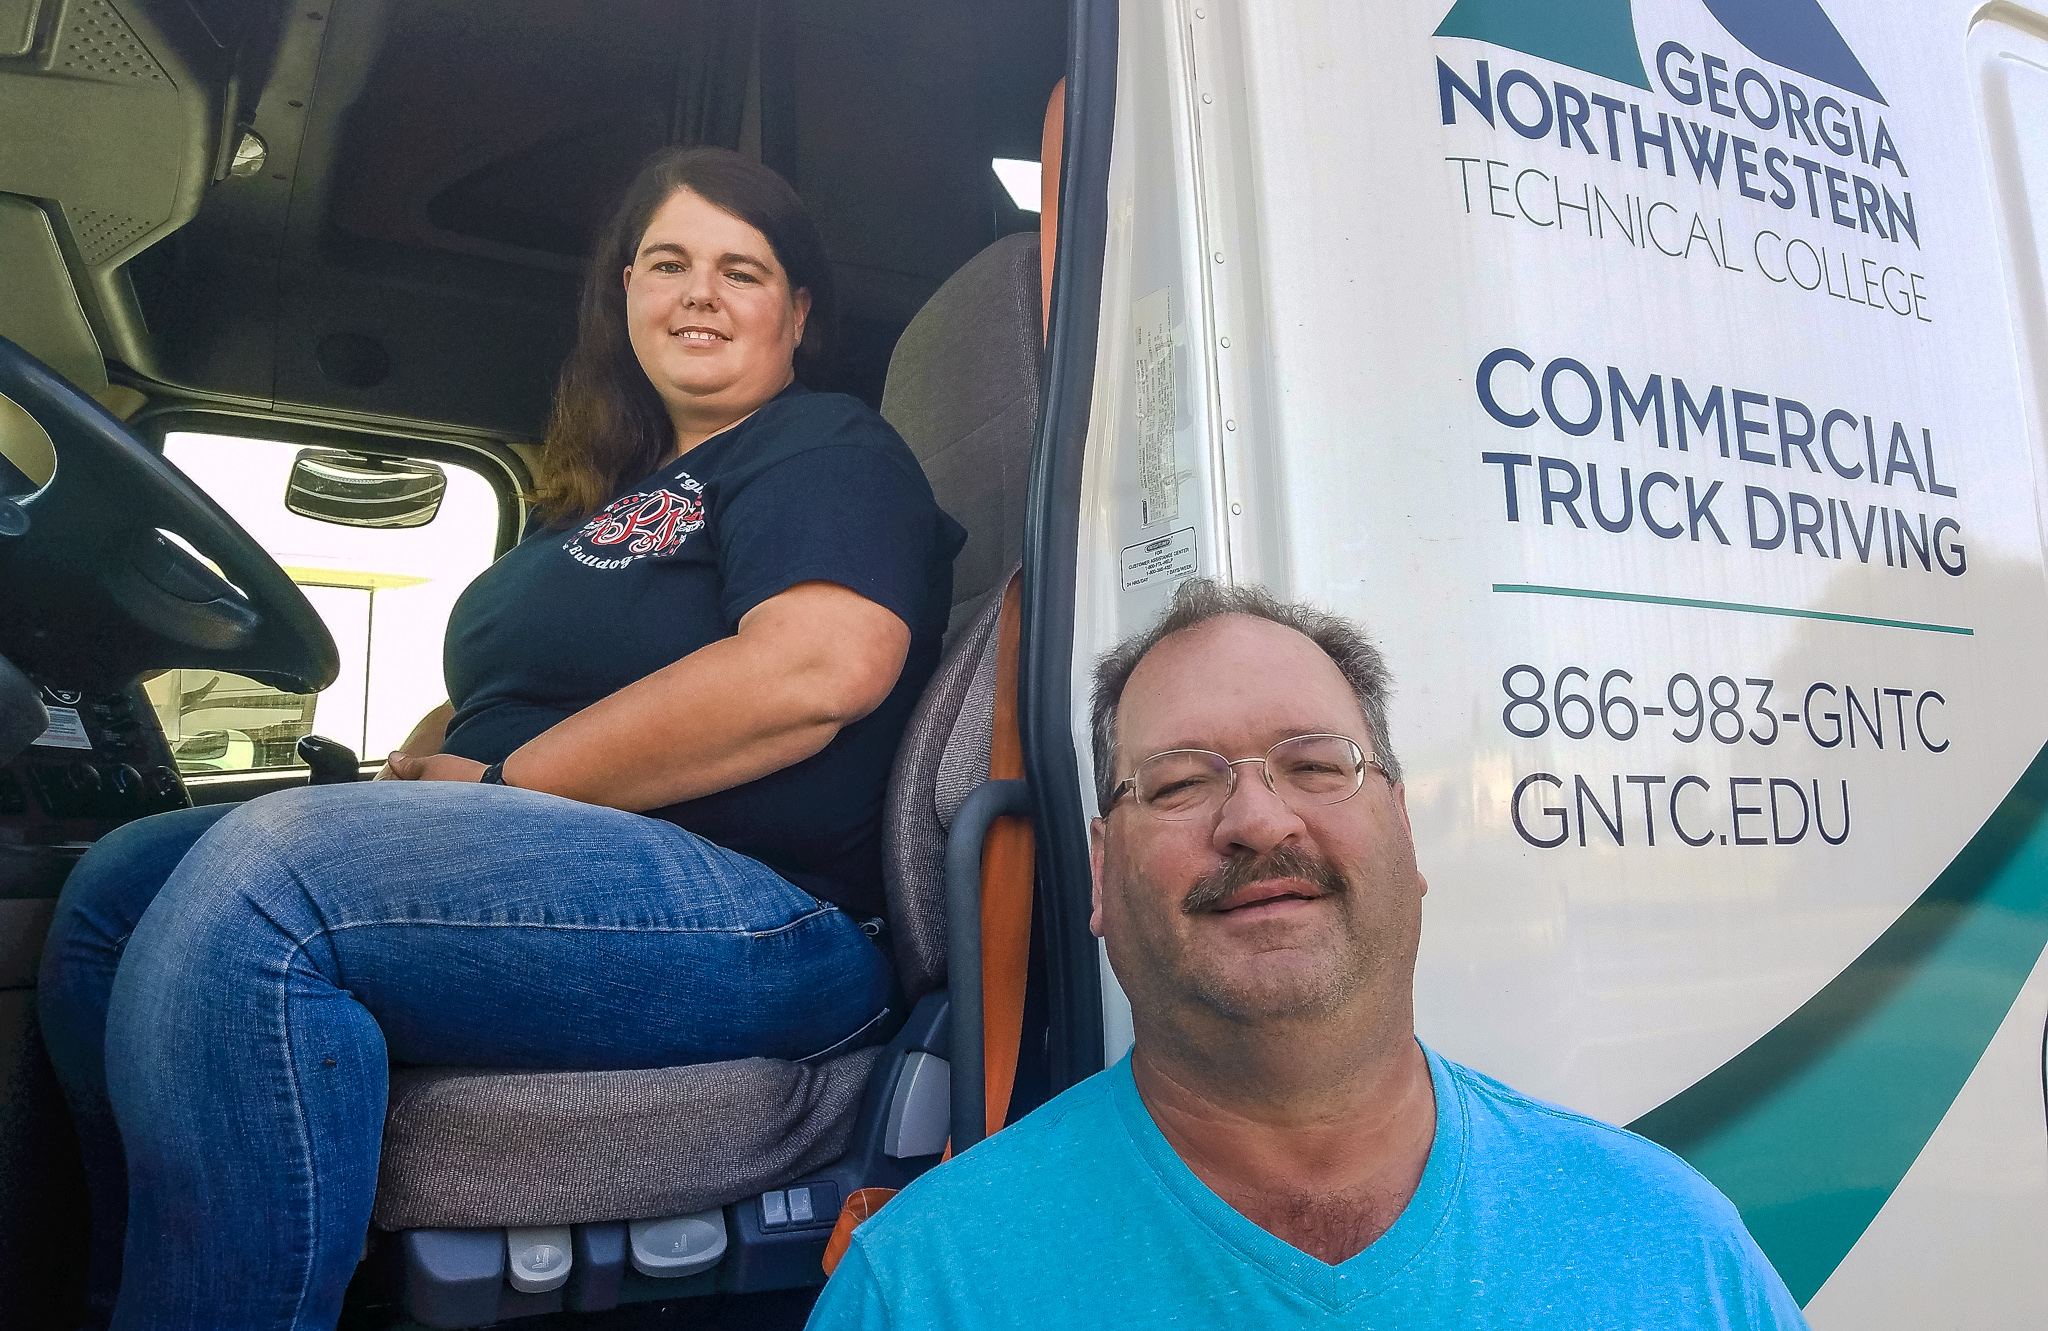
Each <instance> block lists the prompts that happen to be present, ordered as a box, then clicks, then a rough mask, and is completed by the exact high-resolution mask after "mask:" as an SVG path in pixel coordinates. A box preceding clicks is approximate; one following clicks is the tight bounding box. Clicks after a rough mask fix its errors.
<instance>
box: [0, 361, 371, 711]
mask: <svg viewBox="0 0 2048 1331" xmlns="http://www.w3.org/2000/svg"><path fill="white" fill-rule="evenodd" d="M0 393H4V394H5V395H6V396H7V397H9V398H11V399H13V401H14V403H15V405H17V406H19V407H20V408H21V409H22V410H24V411H26V412H27V413H28V414H29V416H30V417H31V418H33V419H34V420H35V422H36V424H38V425H40V426H42V427H43V429H44V431H45V432H47V433H48V434H49V436H50V442H51V443H52V444H53V445H54V446H55V448H56V452H57V474H56V476H55V477H54V478H52V480H51V482H50V484H48V485H47V486H45V487H43V489H42V490H41V491H39V492H38V493H36V494H35V495H34V496H32V497H30V498H28V499H25V500H23V501H21V502H20V503H19V505H18V507H15V508H14V509H13V511H12V512H10V513H9V514H7V515H6V516H8V517H10V518H11V519H12V520H11V521H6V522H0V655H5V656H7V657H10V658H12V659H13V660H14V661H15V662H16V663H17V664H18V665H20V666H22V667H23V668H24V669H27V670H29V671H31V672H33V673H35V674H36V675H38V676H40V677H41V678H42V679H44V680H45V681H49V682H52V683H59V684H61V685H62V686H63V687H66V688H84V689H92V690H110V689H116V688H120V687H122V686H123V685H125V684H127V683H128V682H129V681H130V680H132V679H133V678H134V677H135V676H136V675H137V674H139V673H141V672H142V671H144V670H158V669H172V668H176V667H190V668H196V669H213V670H226V671H230V672H232V673H234V674H238V675H247V676H248V677H250V678H251V679H254V680H257V681H259V682H261V683H264V684H269V685H272V686H273V687H276V688H280V689H284V690H286V691H287V692H291V693H315V692H318V691H319V690H321V689H323V688H325V687H327V686H328V685H329V684H332V683H333V682H334V677H335V675H336V674H337V673H339V671H340V667H341V658H340V655H339V653H337V652H336V651H335V647H334V638H333V636H332V635H331V634H329V633H328V631H327V626H326V625H325V624H324V623H322V622H321V620H320V616H319V614H318V613H317V612H315V611H314V609H313V607H312V605H311V604H310V603H309V602H308V601H307V600H306V596H305V593H303V592H301V591H300V590H299V588H298V587H297V585H296V584H294V583H293V582H292V580H291V579H290V578H289V577H287V576H286V575H285V571H284V570H283V569H281V568H279V567H278V566H277V561H276V560H274V559H272V558H271V557H270V555H269V554H268V553H266V552H265V551H264V549H263V547H262V546H260V545H258V544H257V543H256V542H255V541H254V540H253V539H252V538H251V537H250V536H249V533H247V532H245V531H243V530H242V528H241V527H240V526H239V525H238V524H237V523H236V522H235V520H234V519H233V518H231V517H229V516H228V515H227V514H226V513H224V512H223V511H221V508H220V506H219V505H218V504H216V503H214V502H213V501H212V500H211V499H209V498H207V496H206V494H205V492H204V491H202V490H200V489H199V487H198V486H196V485H194V484H193V483H192V482H191V481H190V480H188V479H186V477H185V476H184V475H182V474H181V473H180V472H179V471H178V470H177V469H176V468H174V467H172V466H171V465H170V464H169V463H168V462H166V461H164V459H163V458H162V457H161V456H159V455H158V454H156V453H155V452H153V451H151V450H150V449H149V448H148V447H146V446H145V445H144V444H143V443H142V441H140V440H139V439H137V438H136V437H135V436H134V435H133V434H132V433H130V432H129V430H128V427H127V426H125V425H123V424H122V423H121V422H120V420H119V419H117V418H116V417H115V416H114V415H113V414H112V413H110V412H108V411H107V410H106V409H105V408H103V407H101V406H100V405H99V404H98V403H97V402H94V401H93V400H92V399H91V398H89V397H87V396H86V395H85V394H83V393H81V392H79V391H78V390H77V389H76V388H74V387H72V386H71V384H69V383H68V382H66V381H65V380H64V379H63V378H62V377H61V376H59V375H58V374H57V373H56V372H55V371H53V370H51V369H50V367H49V366H47V365H44V364H43V363H42V362H41V361H39V360H37V359H36V358H35V357H33V356H31V355H29V354H28V353H27V352H26V351H23V350H22V349H21V348H20V347H18V346H16V345H15V344H14V343H13V342H10V341H9V340H7V339H6V338H4V337H0ZM24 517H25V518H26V522H25V523H24V521H23V519H24ZM24 527H25V529H24ZM10 532H11V533H16V534H5V533H10ZM166 532H171V533H175V534H176V535H177V536H178V537H180V538H182V539H183V540H184V541H186V542H188V543H189V544H190V545H191V547H192V548H193V549H195V550H198V551H199V552H200V553H201V554H203V555H205V556H206V558H208V559H210V560H212V561H213V562H214V564H216V565H217V566H218V567H219V568H220V570H221V573H219V574H217V573H215V572H214V571H213V570H212V569H210V568H208V567H207V566H206V564H205V563H203V562H201V561H200V560H198V559H195V558H193V557H192V556H191V555H190V554H188V553H187V552H186V551H185V550H183V549H180V548H179V547H178V545H177V544H175V543H174V542H172V541H171V540H168V539H166V537H165V535H164V533H166ZM222 574H225V575H226V576H225V577H223V576H222Z"/></svg>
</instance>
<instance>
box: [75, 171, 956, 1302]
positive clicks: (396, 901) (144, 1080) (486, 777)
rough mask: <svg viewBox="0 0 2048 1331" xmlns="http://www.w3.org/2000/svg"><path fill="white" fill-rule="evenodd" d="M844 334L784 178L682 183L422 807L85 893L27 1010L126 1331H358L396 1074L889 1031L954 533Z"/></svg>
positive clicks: (609, 261) (268, 823)
mask: <svg viewBox="0 0 2048 1331" xmlns="http://www.w3.org/2000/svg"><path fill="white" fill-rule="evenodd" d="M622 275H623V277H622ZM832 313H833V302H832V275H831V270H830V267H829V265H828V263H827V261H826V258H825V254H824V247H823V244H822V242H821V240H820V238H819V236H818V232H817V229H816V227H815V225H814V224H813V223H812V221H811V219H810V217H809V215H808V214H807V213H806V212H805V211H804V209H803V206H802V204H801V203H800V202H799V201H798V200H797V198H796V195H795V194H794V193H793V192H792V191H791V190H790V188H789V187H788V185H786V184H785V183H784V182H783V181H782V180H781V179H780V178H779V177H778V176H776V175H775V174H774V173H773V172H771V171H769V170H768V169H767V168H765V167H762V166H759V165H756V164H754V163H751V162H749V161H747V160H745V159H743V158H741V157H739V156H737V155H736V154H733V153H729V152H725V151H723V150H718V149H691V150H687V151H684V150H668V151H665V152H664V153H662V154H660V155H658V156H657V157H656V158H654V159H653V160H652V161H651V162H650V164H649V165H648V166H647V167H646V168H645V169H644V170H643V171H642V172H641V174H640V176H639V177H638V178H637V179H636V180H635V181H634V182H633V184H632V186H631V187H630V188H629V190H628V191H627V194H626V197H625V200H624V202H623V204H622V205H621V207H620V209H619V211H618V213H617V215H616V217H615V218H614V220H613V222H612V223H611V225H610V227H609V228H608V229H607V231H606V232H605V233H604V234H603V236H602V237H601V238H600V240H599V243H598V248H597V251H596V254H595V255H594V257H593V259H592V263H591V267H590V270H589V275H588V278H587V282H586V286H585V289H584V292H583V297H582V304H581V309H580V328H579V336H578V341H577V344H576V348H575V350H574V352H573V353H572V355H571V356H570V359H569V362H568V364H567V366H566V368H565V369H564V371H563V374H562V380H561V385H560V390H559V393H558V397H557V401H556V405H555V412H554V417H553V420H552V422H551V423H550V426H549V430H548V436H547V443H546V448H545V451H544V454H543V458H542V462H541V465H540V474H539V478H538V483H537V485H536V487H535V488H536V492H537V498H538V500H539V515H540V517H541V519H543V520H544V525H542V524H536V527H537V529H535V530H533V531H532V532H531V534H530V535H529V536H528V537H527V539H526V540H525V541H524V542H523V543H521V544H520V545H519V546H518V547H517V548H516V549H514V550H512V551H511V552H510V553H508V554H507V555H506V556H505V557H504V558H502V559H501V560H499V561H498V562H497V563H496V564H495V565H493V566H492V567H491V569H490V570H489V571H487V572H486V573H484V574H483V575H482V576H481V577H479V578H478V579H477V581H476V582H475V583H474V584H472V585H471V586H470V588H469V589H468V591H466V592H465V593H464V595H463V597H462V599H461V601H460V602H459V603H458V604H457V605H456V608H455V611H454V613H453V615H452V616H451V618H450V620H449V624H448V636H447V643H446V656H445V665H446V674H447V681H448V687H449V693H450V698H451V703H450V704H449V705H448V706H447V707H444V708H442V709H439V710H437V712H436V713H435V714H434V715H432V716H429V717H428V718H427V720H426V721H425V722H423V723H422V724H421V727H420V729H419V730H418V731H416V732H415V734H414V737H413V738H412V739H411V740H409V741H408V743H407V745H406V747H405V750H404V751H401V752H399V753H394V754H393V755H392V756H391V759H390V762H389V764H388V765H387V767H386V769H385V771H384V772H383V773H380V776H385V777H391V778H396V779H395V780H380V781H378V782H376V783H374V784H367V785H336V786H322V787H317V788H311V789H304V790H295V791H289V792H283V793H279V794H274V795H270V796H267V797H265V798H263V799H260V800H257V801H254V802H253V803H250V804H248V805H244V806H241V807H240V808H239V809H238V810H237V811H234V812H228V811H227V810H226V809H218V808H213V809H191V810H185V811H182V812H178V813H172V814H166V815H162V816H159V817H156V818H150V819H145V820H143V821H141V822H138V823H134V824H131V825H129V826H128V827H125V828H122V829H121V830H119V831H117V832H115V833H114V834H113V835H111V836H109V837H108V838H106V839H105V840H104V841H102V842H100V843H99V844H98V845H97V846H95V847H94V848H93V849H92V851H91V852H89V853H88V854H87V855H86V856H85V858H84V859H83V860H82V861H81V862H80V863H79V865H78V867H77V869H76V871H75V872H74V873H73V875H72V877H71V880H70V882H69V884H68V885H67V887H66V889H65V892H64V896H63V899H62V900H61V902H60V903H59V906H58V910H57V916H56V921H55V923H54V925H53V927H52V929H51V935H50V943H49V946H48V948H47V950H46V952H45V954H44V955H45V961H44V968H43V974H42V992H41V1004H42V1017H43V1025H44V1030H45V1033H46V1036H47V1040H48V1043H49V1046H50V1051H51V1055H52V1058H53V1061H54V1062H55V1063H56V1066H57V1069H58V1073H59V1076H60V1078H61V1079H62V1081H63V1083H64V1090H65V1093H66V1097H67V1099H68V1100H69V1102H70V1105H71V1108H72V1112H73V1114H74V1116H75V1118H76V1120H77V1124H78V1129H79V1134H80V1138H81V1140H82V1143H83V1145H84V1147H85V1153H86V1157H87V1161H88V1173H89V1177H90V1182H91V1187H92V1192H93V1207H94V1230H95V1233H94V1250H93V1274H92V1292H93V1302H94V1311H95V1314H96V1315H97V1316H98V1317H101V1318H105V1317H107V1316H109V1315H110V1314H111V1313H112V1311H113V1306H114V1300H115V1295H116V1291H117V1290H118V1296H119V1311H120V1322H121V1324H122V1325H123V1326H129V1327H141V1326H154V1325H160V1324H161V1325H177V1326H196V1325H228V1324H232V1325H235V1326H238V1327H239V1326H249V1327H254V1326H277V1327H315V1326H319V1327H328V1326H332V1325H333V1324H334V1321H335V1319H336V1317H337V1316H338V1315H339V1312H340V1308H341V1299H342V1291H343V1288H344V1287H345V1286H346V1284H347V1283H348V1279H349V1276H350V1273H351V1272H352V1270H353V1269H354V1266H355V1263H356V1260H357V1257H358V1255H359V1253H360V1251H361V1247H362V1242H363V1236H364V1233H365V1232H366V1230H367V1228H368V1226H369V1221H370V1209H371V1202H372V1199H373V1196H374V1193H375V1188H376V1178H377V1161H378V1148H379V1141H380V1135H381V1129H382V1125H383V1116H384V1108H385V1097H386V1075H387V1064H388V1063H389V1062H391V1061H396V1062H400V1063H408V1064H456V1065H469V1066H490V1067H500V1068H549V1069H610V1068H646V1067H664V1066H672V1065H678V1064H685V1063H693V1062H705V1061H712V1060H720V1059H731V1058H741V1057H747V1056H751V1055H764V1056H768V1057H773V1058H782V1059H803V1058H807V1057H812V1056H815V1055H818V1054H822V1053H825V1052H827V1051H831V1050H837V1049H842V1048H847V1047H852V1046H856V1045H858V1044H859V1043H861V1042H863V1041H864V1040H867V1039H871V1038H873V1037H874V1035H875V1033H876V1030H877V1027H878V1026H879V1024H880V1023H881V1021H882V1019H883V1017H884V1015H885V1014H886V1011H887V1006H886V1005H887V1004H888V1002H889V995H890V991H891V978H890V974H889V967H888V964H887V962H886V960H885V959H884V957H883V954H882V952H881V951H880V950H879V949H878V948H877V947H876V946H875V944H874V943H873V942H872V941H871V940H870V939H869V938H868V937H867V936H865V935H864V934H863V932H862V929H861V927H860V922H861V921H863V920H866V919H867V918H869V917H872V916H876V915H879V914H880V913H881V911H882V895H881V854H880V819H881V811H882V797H883V790H884V786H885V784H886V781H887V777H888V771H889V767H890V763H891V761H892V757H893V754H894V751H895V747H896V743H897V740H898V737H899V735H900V733H901V731H902V729H903V727H904V724H905V722H906V720H907V719H908V716H909V712H910V710H911V708H912V706H913V705H914V703H915V701H916V699H917V696H918V693H919V691H920V690H921V689H922V687H923V685H924V682H925V680H926V679H927V678H928V677H929V675H930V673H931V671H932V669H933V667H934V665H935V664H936V662H937V659H938V653H939V639H940V635H941V633H942V632H943V630H944V628H945V624H946V617H947V610H948V606H949V602H950V599H951V588H952V560H953V556H954V555H955V554H956V553H957V552H958V550H959V548H960V545H961V542H962V540H963V539H964V534H963V533H962V532H961V530H960V528H959V527H958V526H957V525H956V524H955V523H954V522H953V521H952V520H951V519H950V518H948V517H947V516H946V515H945V514H944V513H943V512H942V511H941V510H940V509H939V508H938V506H937V504H936V503H935V502H934V501H933V498H932V492H931V488H930V486H929V484H928V483H927V482H926V480H925V478H924V475H923V473H922V471H920V469H919V467H918V464H917V462H916V460H915V459H914V458H913V457H912V455H911V453H910V450H909V449H908V448H907V447H906V446H905V445H904V443H903V441H902V440H901V439H900V438H899V437H898V436H897V434H896V433H895V431H894V430H892V429H891V428H890V427H889V426H888V425H887V424H886V423H884V422H883V421H882V419H881V418H880V417H879V416H877V415H876V414H875V413H874V412H872V411H870V410H869V409H868V408H867V407H865V406H863V405H862V404H861V403H859V402H857V401H855V400H853V399H852V398H848V397H843V396H838V395H829V394H818V393H811V392H809V391H807V390H806V389H805V388H804V387H803V386H802V385H801V384H800V383H798V382H797V375H798V372H799V371H800V370H801V369H803V368H804V367H805V366H806V365H807V364H809V363H810V362H812V361H813V360H814V359H815V358H816V357H818V356H819V355H821V354H822V353H823V352H824V351H825V349H826V343H827V340H828V338H829V334H830V331H831V324H832ZM444 728H445V733H443V732H444ZM223 814H226V816H225V817H223V816H222V815H223ZM124 1232H125V1258H124V1238H123V1235H124Z"/></svg>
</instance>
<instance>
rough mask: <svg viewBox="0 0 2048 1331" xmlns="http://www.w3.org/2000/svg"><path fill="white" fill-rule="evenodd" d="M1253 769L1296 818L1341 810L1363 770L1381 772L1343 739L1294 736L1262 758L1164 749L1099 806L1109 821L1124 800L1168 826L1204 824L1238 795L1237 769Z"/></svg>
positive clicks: (1361, 779) (1383, 770)
mask: <svg viewBox="0 0 2048 1331" xmlns="http://www.w3.org/2000/svg"><path fill="white" fill-rule="evenodd" d="M1245 763H1258V764H1259V767H1260V771H1261V773H1262V774H1263V775H1264V777H1265V779H1266V789H1268V790H1270V791H1272V792H1273V793H1274V794H1275V795H1278V796H1279V797H1280V799H1281V800H1282V802H1284V803H1285V804H1286V805H1287V807H1288V808H1290V809H1293V810H1295V811H1296V812H1299V811H1301V810H1304V809H1311V808H1320V807H1322V806H1323V805H1327V804H1342V803H1343V802H1344V801H1345V800H1348V799H1350V798H1351V797H1352V796H1353V795H1356V794H1357V793H1358V791H1359V788H1360V787H1361V786H1363V785H1364V784H1365V769H1366V768H1368V767H1375V768H1379V771H1380V773H1381V774H1382V775H1385V773H1386V770H1387V769H1386V768H1384V767H1380V765H1379V763H1377V762H1375V761H1374V760H1373V759H1372V757H1371V756H1370V755H1369V754H1367V753H1366V751H1365V750H1364V749H1362V748H1360V747H1359V745H1358V742H1357V741H1356V740H1353V739H1349V738H1347V737H1345V736H1343V735H1296V736H1295V737H1294V738H1293V739H1283V740H1281V741H1280V742H1279V743H1278V744H1275V745H1274V746H1273V747H1272V748H1270V749H1267V750H1266V752H1265V755H1264V756H1263V757H1258V758H1226V757H1224V756H1223V755H1222V754H1220V753H1211V752H1209V751H1208V750H1207V749H1168V750H1167V751H1166V752H1164V753H1155V754H1153V755H1152V756H1151V757H1150V758H1147V759H1146V760H1145V761H1143V762H1141V763H1139V764H1138V770H1137V772H1136V773H1134V774H1133V775H1131V776H1130V777H1127V778H1126V779H1124V780H1123V781H1120V782H1118V783H1117V786H1116V789H1115V790H1112V791H1111V792H1110V794H1109V800H1108V802H1107V803H1105V804H1104V805H1103V806H1102V812H1103V814H1104V815H1105V816H1107V815H1108V813H1109V811H1110V809H1111V808H1113V807H1114V806H1115V805H1116V802H1117V801H1118V800H1120V799H1122V798H1123V797H1124V796H1125V795H1131V796H1133V797H1134V798H1135V799H1136V800H1137V802H1138V807H1139V808H1141V809H1143V810H1145V812H1147V813H1149V814H1151V815H1152V816H1153V817H1154V818H1160V819H1164V820H1165V821H1167V822H1170V823H1179V822H1187V821H1189V820H1191V819H1195V818H1204V817H1208V816H1210V815H1212V814H1214V813H1215V812H1216V811H1217V810H1218V809H1220V808H1222V807H1223V801H1225V800H1227V799H1229V798H1230V794H1231V792H1232V791H1234V790H1236V789H1237V769H1238V768H1239V767H1241V766H1243V765H1244V764H1245Z"/></svg>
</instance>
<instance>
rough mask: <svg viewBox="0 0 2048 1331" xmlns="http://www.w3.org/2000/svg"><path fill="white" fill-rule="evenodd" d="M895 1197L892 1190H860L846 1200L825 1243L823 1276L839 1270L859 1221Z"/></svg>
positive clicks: (894, 1190) (858, 1226)
mask: <svg viewBox="0 0 2048 1331" xmlns="http://www.w3.org/2000/svg"><path fill="white" fill-rule="evenodd" d="M895 1195H896V1189H894V1188H862V1189H860V1190H859V1191H858V1192H856V1193H854V1194H853V1196H851V1197H848V1198H847V1199H846V1205H844V1206H842V1207H840V1208H839V1223H838V1224H836V1225H834V1226H832V1237H831V1238H830V1239H828V1240H826V1242H825V1263H824V1265H825V1274H826V1275H828V1276H829V1275H831V1274H832V1273H833V1272H834V1271H837V1270H838V1269H839V1263H840V1260H841V1259H842V1258H844V1257H845V1256H846V1245H847V1244H849V1243H852V1242H853V1231H854V1230H856V1229H859V1228H860V1224H861V1221H863V1220H866V1219H867V1218H868V1217H869V1216H871V1215H873V1214H874V1213H875V1212H877V1211H879V1210H881V1209H882V1203H883V1202H886V1201H888V1200H889V1199H890V1198H891V1197H894V1196H895Z"/></svg>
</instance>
